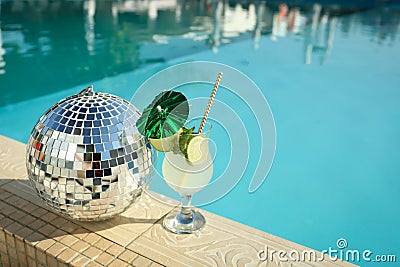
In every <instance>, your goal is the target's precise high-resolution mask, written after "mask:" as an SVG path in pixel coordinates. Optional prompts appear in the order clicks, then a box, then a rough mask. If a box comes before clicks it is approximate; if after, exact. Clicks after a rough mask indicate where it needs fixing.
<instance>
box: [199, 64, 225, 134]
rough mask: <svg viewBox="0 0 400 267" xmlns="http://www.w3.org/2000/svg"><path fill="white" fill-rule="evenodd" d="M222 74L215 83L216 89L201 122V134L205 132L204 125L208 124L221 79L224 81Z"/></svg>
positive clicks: (219, 74)
mask: <svg viewBox="0 0 400 267" xmlns="http://www.w3.org/2000/svg"><path fill="white" fill-rule="evenodd" d="M222 74H223V73H222V72H220V73H218V77H217V80H216V81H215V84H214V88H213V90H212V92H211V96H210V99H209V100H208V104H207V108H206V111H205V112H204V115H203V119H202V120H201V123H200V128H199V134H200V133H201V132H202V131H203V128H204V125H205V124H206V120H207V117H208V113H210V109H211V106H212V103H213V101H214V98H215V95H216V94H217V90H218V86H219V83H220V82H221V79H222Z"/></svg>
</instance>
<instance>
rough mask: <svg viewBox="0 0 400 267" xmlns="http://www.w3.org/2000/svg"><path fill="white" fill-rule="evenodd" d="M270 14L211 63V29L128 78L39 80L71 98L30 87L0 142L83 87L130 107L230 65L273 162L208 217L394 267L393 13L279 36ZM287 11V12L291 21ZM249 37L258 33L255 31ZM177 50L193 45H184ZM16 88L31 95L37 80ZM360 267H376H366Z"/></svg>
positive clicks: (20, 135) (308, 12) (345, 18)
mask: <svg viewBox="0 0 400 267" xmlns="http://www.w3.org/2000/svg"><path fill="white" fill-rule="evenodd" d="M265 7H266V8H265V11H264V15H263V18H264V19H263V20H262V23H260V25H261V26H260V27H261V28H260V29H259V31H260V35H257V31H255V30H254V31H252V32H250V33H249V32H248V31H247V30H246V29H245V30H244V31H243V32H244V33H243V34H236V35H235V36H229V33H230V32H229V31H225V32H223V33H224V34H226V35H228V36H227V37H226V39H227V40H225V41H226V42H228V41H229V42H231V43H229V44H225V45H221V46H217V47H215V46H213V45H211V47H214V51H213V50H212V49H209V45H207V42H206V41H205V40H206V39H205V37H204V35H206V36H208V34H212V29H213V27H212V26H210V28H208V30H204V31H200V30H199V31H198V32H196V34H194V35H193V34H192V36H197V37H198V38H199V39H200V41H199V40H197V39H196V38H197V37H193V38H192V39H190V38H189V39H188V38H182V32H181V35H180V36H177V37H173V36H168V38H167V37H165V36H164V37H163V36H158V37H156V39H157V38H161V39H157V40H158V42H159V43H157V42H149V43H146V45H143V47H142V48H143V51H147V53H148V54H150V55H152V54H151V51H153V50H154V48H153V47H157V48H160V53H161V54H162V53H164V52H161V51H168V45H164V44H162V42H164V43H165V42H167V43H169V44H171V43H172V44H174V42H176V43H178V44H179V45H183V47H186V49H187V50H185V52H184V53H183V54H179V53H177V54H176V55H174V56H171V57H169V58H165V59H163V60H161V61H159V62H156V63H154V62H153V64H148V63H146V64H141V65H138V66H134V70H132V71H126V69H123V70H121V71H120V72H119V73H120V74H118V75H114V73H111V74H104V73H101V75H100V76H101V77H103V76H109V77H107V78H102V79H100V80H98V79H99V78H101V77H99V76H94V77H93V78H92V79H90V77H89V78H88V79H87V80H80V79H78V80H77V81H76V84H73V81H68V82H66V84H67V85H65V87H64V86H63V85H61V84H60V85H59V83H61V82H62V80H54V79H55V78H56V77H58V76H62V75H60V74H58V75H56V74H55V73H53V72H52V70H48V72H44V74H43V77H42V78H43V79H46V76H51V77H50V78H49V79H53V80H50V81H47V82H48V83H50V84H51V86H47V88H49V87H53V88H61V87H62V88H61V89H64V88H67V89H66V90H60V91H59V92H56V93H53V94H47V93H48V92H50V91H51V89H48V90H50V91H46V90H44V89H43V90H44V91H43V92H45V93H42V92H41V91H38V90H39V89H38V88H41V87H36V89H32V91H33V93H34V94H36V95H38V94H43V95H44V96H42V97H39V98H34V99H31V98H32V95H30V96H29V99H26V100H25V101H22V102H18V101H19V100H21V99H19V100H18V99H17V98H15V100H10V103H9V104H8V105H5V106H3V107H1V108H0V122H1V125H0V133H1V134H4V135H7V136H10V137H13V138H15V139H17V140H20V141H23V142H26V140H27V137H28V135H29V131H30V129H31V127H32V126H33V125H34V123H35V120H36V119H37V117H38V116H39V115H40V114H41V113H42V112H43V111H44V110H45V109H46V108H47V107H48V106H49V105H50V104H51V103H53V102H55V101H57V100H58V99H60V98H61V97H64V96H67V95H69V94H72V93H75V92H77V91H78V90H79V89H80V88H83V87H84V86H86V85H87V84H88V83H89V82H93V83H94V86H95V88H101V90H103V91H107V92H112V93H114V94H117V95H120V96H122V97H125V98H128V99H129V98H130V97H131V95H132V93H133V92H132V90H134V89H135V88H138V87H139V86H140V84H141V83H142V82H143V81H145V80H146V79H147V78H148V77H150V76H151V75H152V74H154V73H156V72H157V71H159V70H161V69H164V68H165V67H167V66H171V65H173V64H176V63H181V62H187V61H192V60H211V61H217V62H221V63H224V64H228V65H230V66H232V67H235V68H237V69H239V70H240V71H242V72H243V73H245V74H247V75H248V76H249V77H251V78H252V79H253V80H254V81H255V82H256V83H257V84H258V85H259V87H260V88H261V90H262V92H263V94H264V95H265V97H266V98H267V100H268V102H269V104H270V106H271V109H272V112H273V114H274V118H275V123H276V130H277V148H276V156H275V161H274V164H273V166H272V169H271V171H270V173H269V175H268V177H267V179H266V181H265V182H264V184H263V185H262V186H261V187H260V188H259V190H258V191H256V192H255V193H252V194H249V193H248V191H247V189H248V184H249V182H250V179H251V177H250V175H249V174H248V173H245V176H244V177H243V179H242V180H241V181H240V182H239V184H238V185H237V186H236V187H235V188H234V189H233V190H232V191H231V192H230V193H229V194H227V195H226V196H225V197H223V198H222V199H220V200H218V201H216V202H214V203H212V204H209V205H207V206H204V207H203V208H205V209H207V210H209V211H212V212H215V213H217V214H220V215H223V216H225V217H228V218H231V219H234V220H236V221H239V222H242V223H245V224H248V225H250V226H253V227H256V228H259V229H262V230H264V231H267V232H269V233H272V234H274V235H278V236H281V237H284V238H286V239H289V240H292V241H295V242H298V243H300V244H303V245H306V246H309V247H312V248H315V249H318V250H324V249H328V248H329V247H332V248H337V246H336V241H337V240H338V239H340V238H345V239H346V240H347V243H348V248H349V249H358V250H360V251H363V250H366V249H368V250H371V251H372V252H373V253H374V254H375V255H376V254H395V255H397V258H398V257H399V256H400V255H399V254H398V240H399V239H400V230H398V227H397V226H398V225H399V224H400V216H399V214H400V213H399V209H400V208H399V207H398V204H397V203H398V201H399V195H400V184H399V181H398V177H399V176H400V175H399V174H400V165H399V164H398V158H399V154H400V152H399V151H400V149H399V148H400V140H399V138H398V136H399V135H400V125H399V123H398V121H399V117H400V108H399V105H398V99H399V97H400V91H399V90H398V84H400V75H399V74H400V73H399V72H400V71H399V69H400V68H399V67H400V66H399V65H400V63H399V62H400V53H399V52H398V51H399V46H400V40H399V33H400V30H399V25H400V23H399V22H400V21H399V18H400V16H399V13H400V11H399V9H398V8H396V7H395V6H385V7H378V8H374V9H370V10H365V11H362V12H361V11H360V12H355V13H350V14H347V15H343V14H342V13H341V12H338V11H335V10H331V11H330V13H329V15H324V14H326V10H327V9H324V8H322V9H321V11H320V15H319V16H318V18H316V20H315V21H316V22H315V23H312V21H313V20H312V18H313V17H314V15H315V14H316V11H317V10H318V7H316V8H315V7H313V6H312V5H311V6H309V5H307V6H305V7H303V6H300V7H299V11H300V15H301V16H300V17H298V18H297V22H298V24H296V25H300V26H299V27H298V28H297V30H296V27H293V28H291V29H290V28H289V29H288V26H287V25H286V26H280V27H275V28H274V27H273V14H274V13H276V12H278V5H271V6H265ZM293 7H294V6H293V5H288V9H289V11H290V10H294V8H293ZM252 8H254V13H253V14H257V12H261V11H259V10H260V9H259V7H258V6H254V7H248V6H247V7H246V6H245V7H241V8H239V7H238V8H237V9H238V10H240V9H241V11H242V12H244V14H248V12H249V10H252ZM232 10H233V11H234V10H236V7H235V6H233V7H232ZM303 10H305V12H304V13H302V11H303ZM3 11H4V8H3V9H2V12H3ZM256 11H257V12H256ZM191 12H194V11H193V10H192V11H191ZM237 12H238V14H241V13H240V11H237ZM246 12H247V13H246ZM268 12H270V13H268ZM335 12H336V13H335ZM194 13H195V12H194ZM344 13H346V12H344ZM121 14H122V13H121ZM173 14H174V16H175V10H174V13H173ZM211 14H212V12H211ZM268 14H270V15H268ZM278 14H279V13H278ZM2 15H3V13H2ZM287 15H288V14H287ZM124 16H128V17H129V14H126V13H124ZM271 16H272V17H271ZM302 16H303V17H304V18H302ZM111 17H112V16H111ZM209 17H210V18H212V15H210V16H209ZM244 17H246V16H244ZM247 17H250V18H251V16H247ZM315 17H317V16H316V15H315ZM267 18H268V19H267ZM156 21H157V19H156ZM301 21H304V22H307V23H306V24H301ZM253 22H257V20H254V19H253ZM268 22H269V23H268ZM286 22H287V21H286ZM3 23H4V22H3ZM82 23H83V24H84V20H82ZM202 23H204V24H205V25H208V24H207V23H206V22H202ZM271 23H272V24H271ZM83 24H82V25H83ZM249 25H253V26H254V27H256V25H257V23H253V24H251V23H250V24H249ZM225 26H226V25H225ZM228 26H229V25H228ZM228 26H226V27H228ZM82 27H84V26H82ZM249 27H250V26H249ZM189 28H190V27H189ZM192 29H193V28H192ZM195 29H198V28H195ZM225 29H226V28H225ZM228 29H229V28H228ZM256 29H257V28H256ZM209 31H210V32H209ZM296 31H297V32H296ZM2 32H3V33H4V32H5V30H4V29H3V24H2ZM201 35H203V37H199V36H201ZM83 36H85V35H83ZM254 36H255V37H257V36H259V38H253V37H254ZM163 38H164V39H163ZM202 38H203V39H202ZM207 38H209V37H207ZM181 39H185V40H186V42H188V43H190V45H187V44H182V43H181V42H179V40H181ZM223 39H224V38H222V40H223ZM4 40H5V38H4V37H3V42H4ZM160 40H161V41H160ZM176 40H178V41H176ZM160 42H161V43H160ZM214 42H215V40H214ZM211 43H212V42H211ZM193 44H196V45H198V46H197V47H193ZM84 45H86V43H84ZM187 46H189V47H190V48H187ZM3 47H5V48H6V52H7V47H8V45H6V43H3ZM216 48H217V49H218V51H216ZM162 49H164V50H162ZM178 50H179V49H178ZM121 53H122V52H121ZM143 53H144V52H143ZM143 55H144V54H143ZM3 58H4V59H5V61H6V66H9V65H11V66H12V65H13V64H14V63H13V61H8V60H7V59H8V58H7V54H6V55H3ZM157 58H159V56H158V55H157ZM153 61H154V60H153ZM41 67H42V68H46V66H45V65H44V66H41ZM61 67H62V66H61ZM97 67H98V66H97ZM3 68H4V67H3ZM99 68H100V67H99ZM5 71H6V74H7V69H5ZM94 72H96V71H94ZM6 74H4V75H6ZM49 74H50V75H49ZM21 75H23V74H21ZM36 75H39V74H36ZM88 76H90V75H88ZM22 77H24V79H25V80H26V81H25V82H26V83H27V85H26V86H28V85H29V83H28V81H30V80H31V79H32V76H29V75H28V76H22ZM10 79H11V78H10ZM15 79H16V78H15V77H13V78H12V80H1V82H0V86H1V90H2V91H1V92H2V95H3V94H4V93H5V91H6V89H3V88H4V87H3V85H5V86H7V90H10V88H14V86H13V82H12V81H14V80H15ZM21 79H22V78H21ZM81 83H82V84H81ZM32 84H33V85H32V86H33V87H32V88H35V87H34V86H35V85H34V83H33V82H32ZM44 84H45V83H44ZM222 96H223V95H221V96H220V97H222ZM220 100H221V101H224V99H223V98H220ZM152 188H154V189H161V188H162V185H159V184H157V181H153V185H152ZM163 193H164V192H163ZM260 249H262V248H260ZM359 264H360V265H363V266H364V265H370V266H374V265H376V266H381V265H380V264H379V263H375V264H374V263H368V262H365V261H361V262H360V263H359ZM395 265H396V264H394V263H392V264H390V263H385V266H395Z"/></svg>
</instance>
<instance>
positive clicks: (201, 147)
mask: <svg viewBox="0 0 400 267" xmlns="http://www.w3.org/2000/svg"><path fill="white" fill-rule="evenodd" d="M211 128H212V126H211V124H210V123H206V124H205V128H204V129H203V131H202V133H182V132H180V133H179V136H178V138H177V139H174V140H177V141H178V142H177V147H179V149H178V152H176V150H175V151H171V152H167V153H165V157H164V161H163V164H162V173H163V176H164V179H165V181H166V182H167V184H168V185H169V186H170V187H171V188H172V189H174V190H175V191H177V192H178V193H179V195H180V197H181V200H182V201H181V207H180V208H179V209H178V210H174V211H172V212H171V213H170V214H168V215H167V216H166V217H165V219H164V221H163V225H164V227H165V228H166V229H168V230H169V231H171V232H174V233H178V234H183V233H186V234H187V233H193V232H196V231H199V230H200V229H202V228H203V227H204V225H205V218H204V216H203V215H202V214H201V213H200V212H198V211H196V210H194V209H193V208H192V206H191V199H192V196H193V194H194V193H196V192H197V191H199V190H201V189H203V188H204V187H205V186H206V185H207V184H208V183H209V181H210V180H211V178H212V175H213V171H214V166H213V163H212V157H211V154H210V151H209V141H210V139H209V136H210V133H211Z"/></svg>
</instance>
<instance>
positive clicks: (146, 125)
mask: <svg viewBox="0 0 400 267" xmlns="http://www.w3.org/2000/svg"><path fill="white" fill-rule="evenodd" d="M221 78H222V72H220V73H219V74H218V77H217V80H216V82H215V84H214V88H213V90H212V92H211V96H210V98H209V101H208V103H207V107H206V111H205V112H204V115H203V118H202V120H201V123H200V126H199V128H198V130H197V131H195V127H193V128H187V127H185V126H184V124H185V122H186V119H187V118H188V113H189V105H188V101H187V99H186V97H185V96H184V95H183V94H182V93H179V92H176V91H172V90H169V91H163V92H162V93H160V94H159V95H157V96H156V97H155V98H154V100H153V101H152V103H151V104H150V105H149V106H147V107H146V108H145V109H144V111H143V113H142V115H141V117H140V118H139V119H138V121H137V123H136V126H137V129H138V131H139V132H140V133H141V134H142V135H144V136H145V137H147V138H148V139H149V141H150V144H151V145H152V146H153V147H154V148H155V149H156V150H157V151H159V152H164V153H165V157H164V161H163V164H162V173H163V176H164V179H165V181H166V182H167V184H168V185H169V186H170V187H171V188H172V189H173V190H175V191H176V192H178V193H179V195H180V196H181V207H180V209H178V210H174V211H172V212H171V213H169V214H168V215H167V216H166V217H165V218H164V221H163V225H164V227H165V228H166V229H167V230H169V231H171V232H174V233H177V234H190V233H194V232H197V231H199V230H201V229H202V228H203V227H204V225H205V223H206V220H205V219H204V216H203V215H202V214H201V213H200V212H198V211H196V210H194V209H193V208H192V206H191V201H192V196H193V194H194V193H196V192H197V191H199V190H201V189H203V188H204V187H205V186H206V185H207V184H208V183H209V182H210V180H211V178H212V175H213V171H214V166H213V160H212V157H211V154H210V150H209V141H210V139H209V138H210V134H211V129H212V126H211V124H210V123H207V122H206V120H207V117H208V114H209V112H210V108H211V105H212V102H213V100H214V98H215V94H216V92H217V89H218V85H219V83H220V81H221Z"/></svg>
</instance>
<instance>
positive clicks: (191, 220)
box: [163, 209, 206, 234]
mask: <svg viewBox="0 0 400 267" xmlns="http://www.w3.org/2000/svg"><path fill="white" fill-rule="evenodd" d="M205 225H206V219H205V218H204V216H203V215H202V214H201V213H200V212H198V211H195V210H190V214H182V213H181V210H180V209H179V210H174V211H172V212H170V213H169V214H168V215H167V216H166V217H165V218H164V220H163V226H164V228H165V229H167V230H168V231H170V232H173V233H175V234H192V233H196V232H198V231H200V230H201V229H203V228H204V226H205Z"/></svg>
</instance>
